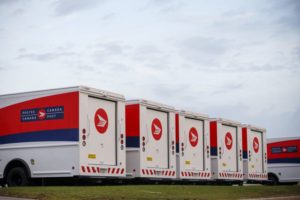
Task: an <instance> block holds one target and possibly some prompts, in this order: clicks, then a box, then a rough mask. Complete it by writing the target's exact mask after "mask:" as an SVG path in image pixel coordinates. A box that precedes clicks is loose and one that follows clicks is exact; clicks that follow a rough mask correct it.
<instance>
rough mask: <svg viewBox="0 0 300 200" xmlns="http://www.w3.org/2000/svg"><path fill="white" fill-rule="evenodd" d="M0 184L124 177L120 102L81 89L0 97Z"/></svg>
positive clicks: (117, 98) (113, 96) (106, 94)
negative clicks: (17, 177) (21, 178)
mask: <svg viewBox="0 0 300 200" xmlns="http://www.w3.org/2000/svg"><path fill="white" fill-rule="evenodd" d="M0 119H1V120H0V126H1V127H2V128H1V130H0V178H1V179H3V178H6V177H5V176H7V173H8V172H9V170H10V168H12V167H14V165H16V166H19V165H23V167H24V168H26V170H27V173H28V177H31V178H47V177H74V176H84V177H124V176H125V167H126V159H125V156H126V152H125V145H126V144H125V100H124V97H123V96H122V95H119V94H115V93H111V92H107V91H103V90H98V89H93V88H89V87H85V86H78V87H68V88H60V89H50V90H42V91H34V92H26V93H18V94H10V95H1V96H0Z"/></svg>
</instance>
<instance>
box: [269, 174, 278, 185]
mask: <svg viewBox="0 0 300 200" xmlns="http://www.w3.org/2000/svg"><path fill="white" fill-rule="evenodd" d="M268 181H269V183H270V184H271V185H278V183H279V182H278V178H277V177H276V176H275V175H273V174H269V176H268Z"/></svg>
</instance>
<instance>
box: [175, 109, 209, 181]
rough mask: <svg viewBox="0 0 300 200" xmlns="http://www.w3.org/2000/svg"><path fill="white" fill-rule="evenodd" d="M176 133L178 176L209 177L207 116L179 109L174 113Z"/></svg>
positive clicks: (194, 178)
mask: <svg viewBox="0 0 300 200" xmlns="http://www.w3.org/2000/svg"><path fill="white" fill-rule="evenodd" d="M176 135H177V136H176V137H178V139H176V140H177V141H176V143H177V151H178V154H177V172H178V173H177V176H178V178H179V179H188V180H209V179H211V165H210V162H211V161H210V135H209V120H208V116H207V115H203V114H199V113H192V112H187V111H180V112H179V113H178V114H176Z"/></svg>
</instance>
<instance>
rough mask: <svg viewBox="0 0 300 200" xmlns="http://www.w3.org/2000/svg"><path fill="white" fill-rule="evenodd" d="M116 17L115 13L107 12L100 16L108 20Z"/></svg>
mask: <svg viewBox="0 0 300 200" xmlns="http://www.w3.org/2000/svg"><path fill="white" fill-rule="evenodd" d="M115 17H116V14H115V13H108V14H106V15H103V16H102V17H101V19H102V20H110V19H113V18H115Z"/></svg>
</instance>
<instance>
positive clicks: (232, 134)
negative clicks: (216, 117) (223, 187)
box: [220, 124, 238, 172]
mask: <svg viewBox="0 0 300 200" xmlns="http://www.w3.org/2000/svg"><path fill="white" fill-rule="evenodd" d="M220 140H221V141H220V142H221V148H222V149H221V152H222V153H221V160H220V167H221V171H226V172H236V171H237V159H238V157H237V127H233V126H228V125H224V124H222V131H221V134H220Z"/></svg>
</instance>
